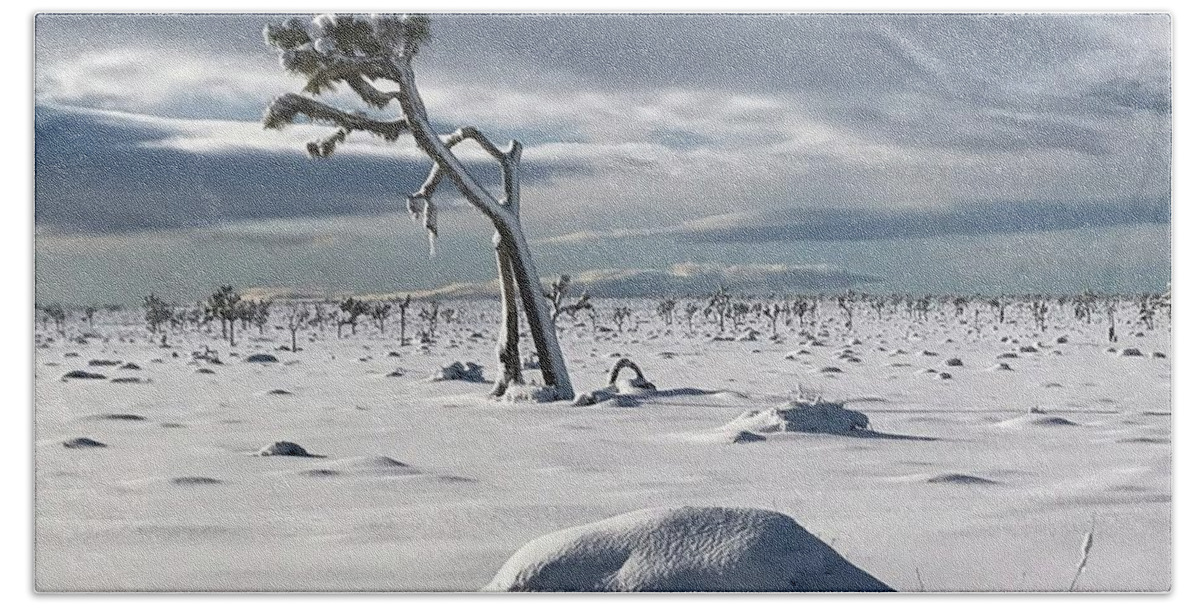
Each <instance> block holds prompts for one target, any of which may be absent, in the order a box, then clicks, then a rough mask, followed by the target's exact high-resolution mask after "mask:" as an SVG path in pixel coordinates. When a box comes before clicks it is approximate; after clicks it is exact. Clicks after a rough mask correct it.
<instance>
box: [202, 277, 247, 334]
mask: <svg viewBox="0 0 1200 608" xmlns="http://www.w3.org/2000/svg"><path fill="white" fill-rule="evenodd" d="M243 310H244V307H243V306H242V296H240V295H238V293H237V292H236V291H234V290H233V286H232V285H222V286H220V287H218V288H217V291H215V292H213V294H212V295H211V296H208V300H206V301H205V302H204V316H205V317H206V318H208V319H220V321H221V338H223V339H224V338H228V339H229V345H230V346H235V345H236V343H235V340H236V333H237V331H236V330H237V327H235V325H234V321H236V320H237V319H238V318H239V317H241V316H242V312H243ZM227 326H228V331H226V327H227Z"/></svg>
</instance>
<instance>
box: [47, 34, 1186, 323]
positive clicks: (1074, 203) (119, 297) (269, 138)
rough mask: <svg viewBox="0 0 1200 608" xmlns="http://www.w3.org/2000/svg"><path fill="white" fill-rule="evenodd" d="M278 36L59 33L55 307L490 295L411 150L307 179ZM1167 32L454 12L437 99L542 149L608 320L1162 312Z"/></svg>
mask: <svg viewBox="0 0 1200 608" xmlns="http://www.w3.org/2000/svg"><path fill="white" fill-rule="evenodd" d="M280 19H281V17H279V16H270V15H220V16H183V15H176V16H129V15H125V16H120V15H111V16H103V15H85V16H54V15H42V16H40V17H39V18H38V19H37V23H36V34H35V36H36V42H35V44H36V69H35V72H36V75H35V81H36V82H35V87H36V93H35V96H36V100H35V123H36V124H35V134H36V141H35V144H36V153H35V170H36V178H35V194H36V206H35V221H36V230H37V236H36V244H35V248H36V256H37V258H36V262H37V269H36V279H37V285H36V291H37V298H38V299H39V301H61V302H67V303H85V302H133V301H136V300H139V299H140V297H141V296H142V295H144V294H145V293H148V292H150V291H152V290H153V291H155V292H157V293H159V294H162V295H165V296H166V297H168V298H172V299H176V300H179V301H187V300H192V299H196V298H199V297H201V296H202V295H203V294H204V293H207V292H208V291H211V289H212V288H213V287H214V286H215V285H217V284H218V283H222V282H228V283H233V284H235V285H238V286H240V287H261V288H266V289H276V290H287V289H295V290H300V291H304V292H315V293H335V292H347V291H357V292H374V293H378V292H394V291H425V290H430V289H435V288H438V287H442V286H445V285H446V284H450V283H458V284H463V285H459V286H458V288H461V290H462V291H463V292H470V291H471V290H472V289H473V288H474V287H472V285H473V284H477V283H486V282H487V281H490V280H491V279H493V278H494V273H495V270H494V262H493V261H492V258H491V251H490V237H491V231H490V229H489V228H488V227H487V225H486V223H485V222H484V221H483V219H482V218H481V217H480V216H479V215H478V214H477V213H476V212H474V211H473V210H472V209H470V208H469V207H467V206H465V205H464V204H463V203H462V202H461V201H460V200H458V199H457V198H456V197H454V196H451V194H452V193H451V192H450V191H449V189H448V188H444V189H443V190H445V192H443V193H442V194H441V203H442V208H443V210H444V211H443V214H442V226H441V228H442V237H441V238H440V239H439V242H438V246H437V255H436V256H433V257H430V256H429V252H428V245H427V243H426V241H425V237H424V234H423V232H422V230H421V229H420V228H419V227H417V226H414V225H412V223H411V222H410V221H409V219H408V218H407V216H405V215H403V214H402V213H401V211H402V208H403V203H404V194H405V193H406V192H410V191H412V190H414V189H415V188H416V187H417V186H418V185H419V184H420V182H421V180H422V179H423V177H424V174H425V173H426V171H427V169H428V161H426V160H424V159H423V158H421V157H420V155H419V154H418V153H417V152H416V150H415V149H414V148H413V146H412V145H411V143H407V142H404V141H403V140H402V141H401V144H400V145H394V144H383V143H382V142H379V141H372V140H371V139H370V138H369V137H366V136H363V137H361V138H352V139H351V142H350V143H349V145H347V146H344V147H343V148H341V149H340V150H339V151H338V153H337V154H336V155H335V156H334V157H333V158H331V159H327V160H311V159H309V158H308V157H307V156H306V155H305V153H304V145H303V144H304V142H306V141H308V140H310V139H313V138H314V137H316V136H318V135H323V134H324V133H325V130H323V129H321V128H317V127H311V126H307V125H302V126H298V127H295V128H292V129H289V130H286V131H283V132H274V131H272V132H266V131H263V130H262V128H261V126H260V122H259V120H260V118H261V115H262V111H263V109H264V107H265V106H266V104H267V103H269V101H270V100H271V99H272V98H274V97H275V96H277V95H279V94H282V93H285V92H294V91H298V90H299V88H300V86H302V83H301V82H300V81H298V80H297V79H296V78H294V77H291V76H288V75H286V74H284V73H283V71H282V70H281V69H280V68H279V66H278V62H277V59H276V57H275V55H274V54H273V53H272V51H271V49H269V48H267V47H266V46H265V45H264V44H263V42H262V36H261V29H262V26H263V24H265V23H267V22H272V21H278V20H280ZM1171 35H1172V34H1171V22H1170V18H1169V17H1167V16H1165V15H1132V14H1126V15H1101V14H1090V15H1085V14H1072V15H999V16H996V15H990V16H973V15H866V14H860V15H833V14H826V15H774V16H736V15H724V16H722V15H706V16H686V15H668V16H661V15H659V16H656V15H641V16H479V15H476V16H463V15H437V16H435V17H434V37H433V40H432V43H431V45H430V46H429V47H428V48H427V49H425V50H424V51H423V52H422V55H421V57H420V58H419V59H418V63H417V70H418V78H419V86H420V87H421V90H422V93H423V95H424V96H425V99H426V102H427V105H428V106H429V111H430V114H431V117H432V118H433V119H434V120H435V121H436V122H437V123H439V125H440V126H444V127H445V128H446V129H447V130H450V129H451V128H452V127H453V126H456V125H462V124H473V125H476V126H478V127H480V128H482V129H483V130H484V131H485V132H487V133H488V134H490V136H491V137H492V138H493V139H495V140H499V141H506V140H507V139H510V138H515V139H519V140H521V141H522V142H523V143H525V145H526V152H525V155H524V159H525V163H524V164H525V166H526V171H527V174H526V176H525V180H526V181H525V183H524V187H523V201H524V203H523V206H522V217H523V221H524V225H525V228H526V232H527V236H528V237H529V238H530V239H531V240H532V241H533V242H534V248H535V252H536V255H537V258H538V264H539V270H540V271H541V273H542V274H543V275H544V276H550V275H557V274H559V273H570V274H573V275H575V276H577V277H580V278H583V279H585V281H586V282H588V283H589V284H591V285H592V286H593V289H594V291H596V293H597V295H622V294H636V295H643V294H653V293H655V292H658V291H664V290H665V291H671V292H675V293H688V292H695V291H703V290H706V289H710V288H712V286H714V285H717V284H722V283H724V284H727V285H731V286H736V287H737V288H738V289H741V290H743V291H765V292H774V293H780V292H791V291H803V292H815V291H840V290H845V289H847V288H855V289H862V290H873V291H914V292H943V293H948V292H1034V291H1037V292H1069V291H1074V290H1082V289H1084V288H1091V289H1094V290H1102V291H1143V290H1160V289H1163V288H1165V287H1166V285H1167V283H1168V282H1169V281H1170V218H1171V207H1170V195H1171V192H1170V164H1171V111H1172V110H1171ZM331 101H334V102H336V103H338V104H339V105H342V106H344V107H348V108H354V107H356V106H355V105H354V100H353V99H352V98H351V97H349V96H348V95H344V94H335V95H333V96H332V98H331ZM468 156H469V157H470V159H471V160H472V161H473V162H476V164H474V165H472V167H473V168H474V169H475V170H477V171H478V172H479V174H480V175H481V176H482V177H486V178H487V179H488V180H489V181H493V179H494V178H493V177H492V172H493V169H492V168H491V167H489V166H488V165H486V164H485V163H482V162H481V159H479V158H478V156H473V155H468Z"/></svg>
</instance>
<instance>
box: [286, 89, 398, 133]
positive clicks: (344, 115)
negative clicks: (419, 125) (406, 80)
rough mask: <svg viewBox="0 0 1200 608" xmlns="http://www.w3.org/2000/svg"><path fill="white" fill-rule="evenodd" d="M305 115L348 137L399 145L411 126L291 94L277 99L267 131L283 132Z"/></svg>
mask: <svg viewBox="0 0 1200 608" xmlns="http://www.w3.org/2000/svg"><path fill="white" fill-rule="evenodd" d="M300 115H304V116H307V117H308V118H309V119H310V120H312V121H314V122H321V123H327V124H332V125H334V126H337V127H341V128H342V129H344V130H345V131H346V132H347V133H349V132H351V131H366V132H367V133H371V134H373V135H377V136H379V137H382V138H383V139H385V140H387V141H396V140H397V139H399V138H400V136H401V135H402V134H404V133H407V132H408V131H409V128H410V127H409V123H408V121H407V120H405V119H403V118H402V119H399V120H386V121H385V120H376V119H373V118H369V117H367V116H366V115H365V114H361V113H357V112H346V111H344V110H340V109H338V108H335V107H333V106H330V105H327V104H324V103H321V102H319V101H317V100H315V99H312V98H310V97H304V96H303V95H297V94H295V93H288V94H286V95H281V96H279V97H277V98H275V101H272V102H271V105H270V106H268V107H267V112H266V114H265V115H264V116H263V128H266V129H282V128H284V127H285V126H287V125H289V124H292V123H294V122H295V121H296V117H297V116H300Z"/></svg>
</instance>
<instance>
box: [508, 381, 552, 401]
mask: <svg viewBox="0 0 1200 608" xmlns="http://www.w3.org/2000/svg"><path fill="white" fill-rule="evenodd" d="M563 398H564V397H563V394H562V391H560V390H558V389H557V388H556V387H553V386H543V385H540V384H513V385H509V386H508V388H506V389H504V397H502V400H503V401H504V402H505V403H523V402H524V403H553V402H555V401H561V400H562V399H563Z"/></svg>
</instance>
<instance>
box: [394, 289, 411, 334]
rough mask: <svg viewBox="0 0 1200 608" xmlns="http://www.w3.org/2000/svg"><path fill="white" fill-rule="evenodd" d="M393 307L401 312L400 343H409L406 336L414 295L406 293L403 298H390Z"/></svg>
mask: <svg viewBox="0 0 1200 608" xmlns="http://www.w3.org/2000/svg"><path fill="white" fill-rule="evenodd" d="M390 302H391V304H392V309H393V310H395V311H397V312H399V313H400V344H401V345H402V346H403V345H404V344H408V338H406V337H404V334H405V332H407V331H408V306H409V304H412V296H411V295H405V296H404V297H403V298H393V299H392V300H390Z"/></svg>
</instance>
